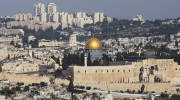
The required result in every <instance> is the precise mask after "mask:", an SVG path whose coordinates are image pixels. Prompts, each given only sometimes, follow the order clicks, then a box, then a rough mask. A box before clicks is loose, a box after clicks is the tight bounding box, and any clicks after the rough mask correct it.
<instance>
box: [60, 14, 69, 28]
mask: <svg viewBox="0 0 180 100" xmlns="http://www.w3.org/2000/svg"><path fill="white" fill-rule="evenodd" d="M67 16H68V13H65V12H62V13H60V22H61V26H62V29H64V28H67V27H68V23H67V22H68V17H67Z"/></svg>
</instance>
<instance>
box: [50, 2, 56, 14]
mask: <svg viewBox="0 0 180 100" xmlns="http://www.w3.org/2000/svg"><path fill="white" fill-rule="evenodd" d="M56 10H57V8H56V4H55V3H49V4H48V14H50V15H53V14H55V13H56Z"/></svg>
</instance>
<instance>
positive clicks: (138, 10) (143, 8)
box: [0, 0, 180, 19]
mask: <svg viewBox="0 0 180 100" xmlns="http://www.w3.org/2000/svg"><path fill="white" fill-rule="evenodd" d="M37 2H43V3H45V4H47V3H49V2H54V3H56V4H57V9H58V11H60V12H61V11H67V12H77V11H85V12H87V13H89V14H92V13H93V12H95V11H101V12H104V13H105V15H107V16H111V17H117V18H123V19H125V18H132V17H135V16H136V15H137V14H143V16H144V17H145V19H157V18H158V19H159V18H171V17H172V18H175V17H180V6H179V4H180V0H0V16H7V15H14V14H15V13H22V12H25V13H27V12H30V13H33V6H34V4H35V3H37Z"/></svg>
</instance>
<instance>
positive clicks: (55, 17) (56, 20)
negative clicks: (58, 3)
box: [52, 12, 59, 23]
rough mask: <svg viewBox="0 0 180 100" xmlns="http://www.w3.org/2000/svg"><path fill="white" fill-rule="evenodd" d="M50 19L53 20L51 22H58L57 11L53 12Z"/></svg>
mask: <svg viewBox="0 0 180 100" xmlns="http://www.w3.org/2000/svg"><path fill="white" fill-rule="evenodd" d="M52 20H53V22H56V23H58V22H59V13H58V12H56V13H54V14H53V18H52Z"/></svg>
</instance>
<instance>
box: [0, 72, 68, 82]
mask: <svg viewBox="0 0 180 100" xmlns="http://www.w3.org/2000/svg"><path fill="white" fill-rule="evenodd" d="M0 80H9V81H12V82H23V83H24V84H25V85H28V84H32V83H40V82H46V83H48V84H50V81H49V80H50V77H47V76H43V77H39V76H32V75H25V74H13V73H0ZM55 84H59V85H60V84H65V85H68V84H69V81H68V80H63V79H55Z"/></svg>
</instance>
